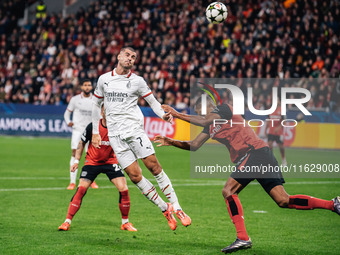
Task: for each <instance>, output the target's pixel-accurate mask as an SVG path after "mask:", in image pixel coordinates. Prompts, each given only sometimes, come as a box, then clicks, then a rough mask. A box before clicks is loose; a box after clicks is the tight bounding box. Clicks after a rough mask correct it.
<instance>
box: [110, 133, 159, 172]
mask: <svg viewBox="0 0 340 255" xmlns="http://www.w3.org/2000/svg"><path fill="white" fill-rule="evenodd" d="M109 140H110V144H111V147H112V149H113V150H114V152H115V154H116V157H117V159H118V162H119V164H120V165H121V167H122V168H123V169H125V168H127V167H128V166H129V165H131V164H132V163H133V162H135V161H136V160H137V159H139V158H146V157H148V156H150V155H152V154H154V153H155V149H154V148H153V145H152V143H151V141H150V139H149V137H148V136H147V135H146V134H145V133H144V132H141V133H139V134H137V135H134V136H130V137H127V138H122V137H121V136H110V137H109Z"/></svg>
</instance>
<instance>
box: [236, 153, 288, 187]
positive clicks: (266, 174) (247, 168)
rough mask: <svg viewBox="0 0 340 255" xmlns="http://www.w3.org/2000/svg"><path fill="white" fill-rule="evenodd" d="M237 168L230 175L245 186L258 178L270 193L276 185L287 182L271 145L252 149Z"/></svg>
mask: <svg viewBox="0 0 340 255" xmlns="http://www.w3.org/2000/svg"><path fill="white" fill-rule="evenodd" d="M236 168H237V170H236V171H235V172H233V173H231V175H230V177H232V178H233V179H235V180H236V181H237V182H238V183H240V184H241V185H242V186H243V187H245V186H247V185H248V184H249V183H250V182H251V181H253V180H255V179H256V180H257V181H258V182H259V183H260V184H261V186H262V187H263V188H264V190H265V191H266V192H267V193H269V192H270V191H271V190H272V188H274V187H275V186H277V185H282V184H283V183H285V180H284V179H283V176H282V173H281V169H280V167H279V164H278V163H277V160H276V158H275V157H274V155H273V152H272V151H271V150H270V149H269V147H263V148H260V149H258V150H251V151H250V152H248V153H247V154H246V155H245V156H244V157H243V158H242V159H241V160H240V161H239V162H238V163H237V165H236ZM252 169H254V170H252ZM256 170H259V172H256Z"/></svg>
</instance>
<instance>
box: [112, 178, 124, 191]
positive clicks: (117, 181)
mask: <svg viewBox="0 0 340 255" xmlns="http://www.w3.org/2000/svg"><path fill="white" fill-rule="evenodd" d="M111 182H112V183H113V184H114V185H115V186H116V188H117V189H118V191H119V192H122V191H124V190H127V189H128V187H127V184H126V179H125V177H117V178H114V179H111Z"/></svg>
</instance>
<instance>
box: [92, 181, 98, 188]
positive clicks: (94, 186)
mask: <svg viewBox="0 0 340 255" xmlns="http://www.w3.org/2000/svg"><path fill="white" fill-rule="evenodd" d="M91 188H92V189H98V188H99V187H98V185H97V183H96V182H95V181H93V182H92V183H91Z"/></svg>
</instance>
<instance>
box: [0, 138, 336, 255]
mask: <svg viewBox="0 0 340 255" xmlns="http://www.w3.org/2000/svg"><path fill="white" fill-rule="evenodd" d="M69 146H70V141H69V140H68V139H49V138H34V139H31V138H21V137H0V148H1V149H0V197H1V200H0V201H1V210H0V254H220V249H221V248H224V247H225V246H226V245H228V244H230V243H231V242H233V241H234V239H235V237H236V235H235V229H234V226H233V224H232V222H231V221H230V218H229V216H228V212H227V207H226V205H225V203H224V200H223V197H222V195H221V189H222V187H223V180H221V179H217V180H212V179H209V180H204V179H199V180H195V179H190V173H189V170H188V169H189V160H190V159H189V153H188V152H186V151H181V150H179V149H176V148H169V147H162V148H158V149H157V155H158V158H159V161H160V162H161V164H162V166H163V168H164V169H165V170H166V172H167V174H168V175H169V177H170V178H171V179H172V180H173V183H174V185H176V186H175V189H176V192H177V195H178V197H179V199H180V203H181V205H182V207H183V209H184V210H185V211H186V212H187V214H189V215H190V216H191V218H192V222H193V223H192V225H191V226H190V227H188V228H185V227H183V226H181V225H180V224H179V226H178V228H177V230H176V231H175V232H172V231H171V230H170V229H169V227H168V225H167V222H166V220H165V218H164V217H163V216H162V214H161V212H160V210H159V209H158V208H157V207H155V206H154V205H152V204H151V203H150V202H148V201H147V200H146V199H145V198H144V197H143V196H142V195H141V194H140V192H139V190H138V189H137V188H136V187H134V186H133V185H132V184H131V182H130V181H129V182H128V184H129V187H130V198H131V211H130V221H131V222H132V223H133V224H134V226H135V227H136V228H138V232H137V233H131V232H126V231H121V230H120V223H121V220H120V212H119V209H118V193H117V191H116V190H115V189H114V188H113V186H112V185H111V183H109V182H108V180H107V178H106V177H105V176H101V177H99V178H98V180H97V183H98V185H99V186H100V187H102V188H99V189H98V190H91V189H90V190H89V191H88V193H87V195H86V197H85V198H84V200H83V204H82V207H81V209H80V211H79V212H78V214H77V215H76V216H75V218H74V220H73V221H72V225H71V228H70V231H68V232H58V231H57V229H58V226H59V225H60V224H61V223H62V222H63V221H64V219H65V216H66V212H67V208H68V204H69V201H70V199H71V197H72V196H73V194H74V191H68V190H66V186H67V185H68V181H69V180H68V176H69V173H68V164H69V163H68V162H69V154H70V149H69ZM275 154H277V151H276V153H275ZM287 159H288V161H289V162H298V163H305V162H311V161H313V162H315V161H317V163H330V162H333V163H334V162H339V161H340V160H339V159H340V152H339V151H331V152H327V151H324V150H299V149H288V150H287ZM319 161H320V162H319ZM339 163H340V162H339ZM143 173H144V175H145V176H146V177H147V178H149V179H150V180H152V181H153V183H155V182H154V179H153V177H152V176H151V174H150V173H149V172H148V171H147V170H145V168H143ZM12 177H15V178H12ZM20 178H23V179H20ZM286 181H287V185H285V187H286V190H287V192H288V193H290V194H309V195H312V196H315V197H320V198H324V199H331V198H333V197H335V196H337V195H340V179H291V180H290V179H288V180H286ZM313 181H315V182H328V183H321V184H317V183H314V184H313V183H311V182H313ZM294 182H307V183H308V184H303V185H298V184H294ZM110 185H111V186H112V188H111V187H110ZM199 185H201V186H199ZM203 185H204V186H203ZM24 188H27V190H22V189H24ZM35 188H41V190H32V189H35ZM51 188H55V190H52V189H51ZM63 188H65V189H63ZM11 189H18V190H15V191H11ZM163 197H164V196H163ZM240 200H241V202H242V204H243V209H244V217H245V221H246V227H247V230H248V232H249V235H250V236H251V238H252V240H253V242H254V246H253V248H252V249H250V250H245V251H239V252H237V254H287V255H288V254H289V255H290V254H339V241H340V217H339V216H338V215H336V214H335V213H332V212H329V211H326V210H314V211H296V210H290V209H280V208H278V207H277V206H276V204H275V203H274V202H273V201H272V200H271V199H270V198H269V196H267V194H266V193H265V192H264V191H263V190H262V188H261V186H259V185H255V184H254V185H249V186H248V187H247V188H246V189H245V190H244V191H242V193H241V194H240ZM254 210H256V211H266V212H267V213H254V212H253V211H254Z"/></svg>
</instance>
